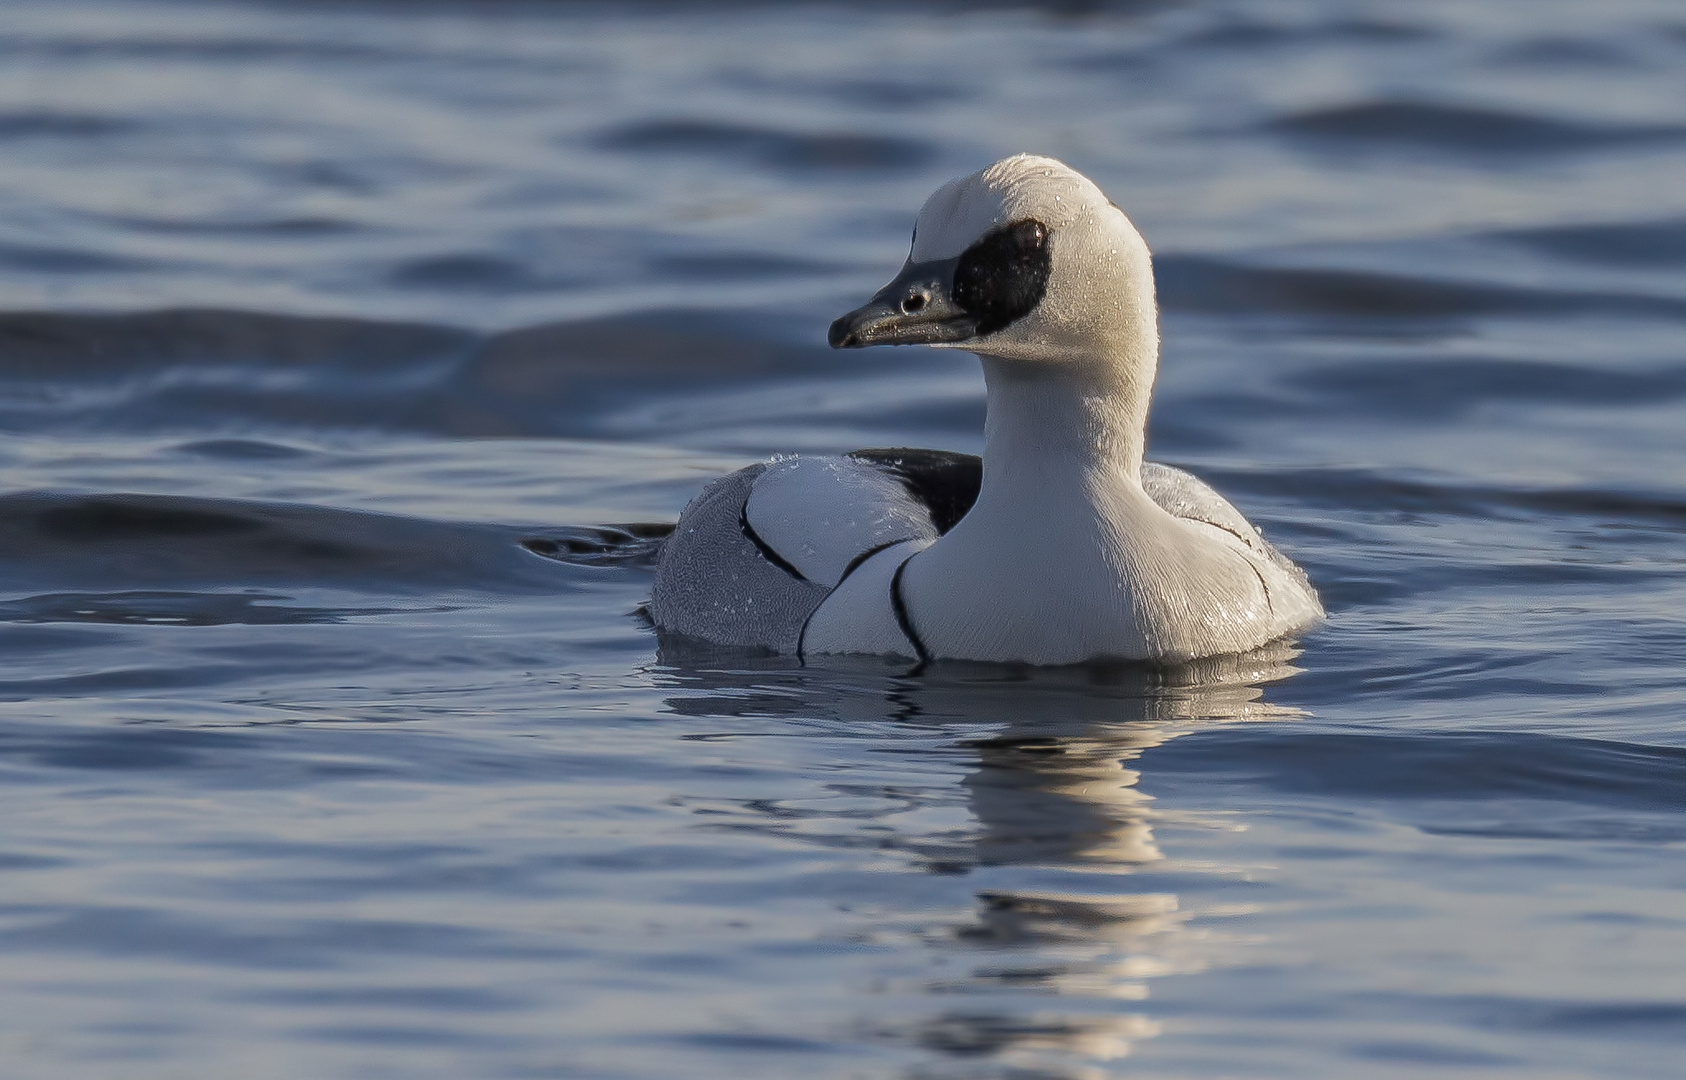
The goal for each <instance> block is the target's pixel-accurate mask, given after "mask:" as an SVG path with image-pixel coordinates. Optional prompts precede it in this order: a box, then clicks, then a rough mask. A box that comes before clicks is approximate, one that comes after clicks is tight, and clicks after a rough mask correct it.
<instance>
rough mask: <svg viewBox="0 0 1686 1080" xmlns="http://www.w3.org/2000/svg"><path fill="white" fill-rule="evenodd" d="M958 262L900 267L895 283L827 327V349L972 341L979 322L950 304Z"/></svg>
mask: <svg viewBox="0 0 1686 1080" xmlns="http://www.w3.org/2000/svg"><path fill="white" fill-rule="evenodd" d="M959 261H960V260H959V259H944V260H943V261H941V262H928V263H914V262H910V263H908V264H907V265H906V266H904V267H902V272H901V273H900V274H897V275H896V280H894V281H892V282H890V284H888V285H886V286H884V287H883V288H882V289H879V290H878V291H877V292H876V293H874V294H873V297H872V299H871V300H868V301H867V302H866V303H865V304H863V305H861V306H860V307H858V308H856V309H855V310H853V311H851V312H849V314H847V315H845V316H843V317H842V318H840V319H838V320H837V321H836V322H834V323H832V324H831V333H830V334H829V335H827V339H828V340H829V341H830V342H831V347H832V348H834V349H862V348H865V347H867V346H868V345H940V344H944V343H947V342H952V341H966V340H968V339H970V338H974V337H976V336H977V333H978V320H977V319H976V318H975V317H974V316H972V315H971V314H969V313H968V312H966V311H965V310H964V309H963V308H961V307H960V305H959V304H956V303H955V302H954V296H953V291H954V268H955V266H956V265H957V264H958V263H959Z"/></svg>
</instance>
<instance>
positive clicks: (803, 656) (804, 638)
mask: <svg viewBox="0 0 1686 1080" xmlns="http://www.w3.org/2000/svg"><path fill="white" fill-rule="evenodd" d="M905 543H907V541H906V540H905V539H904V540H886V541H884V542H883V543H882V544H879V545H878V546H877V547H870V548H867V549H866V550H865V551H863V552H861V553H860V554H859V555H856V556H855V557H854V558H852V559H850V560H849V565H848V566H846V567H844V568H843V576H842V577H840V578H838V579H837V584H836V585H833V586H832V587H831V592H832V593H834V592H836V591H837V590H838V589H840V588H842V587H843V583H844V582H845V581H848V580H849V575H850V574H852V573H854V572H855V571H856V570H859V569H860V568H861V567H863V566H865V565H866V561H867V560H868V559H870V558H872V557H873V556H874V555H876V554H878V553H879V552H880V551H884V550H886V549H887V548H893V547H895V546H896V545H897V544H905ZM912 557H913V556H911V555H909V556H908V558H910V559H911V558H912ZM825 598H826V600H830V599H831V593H826V594H825ZM824 606H825V600H821V601H820V602H819V603H818V604H816V605H814V610H812V611H810V612H808V617H807V618H806V619H803V620H802V632H801V633H799V634H797V635H796V659H797V660H798V661H800V662H802V663H804V664H806V663H807V662H808V654H807V651H806V650H807V647H808V624H809V623H811V622H813V621H814V616H815V615H818V614H819V613H820V608H822V607H824Z"/></svg>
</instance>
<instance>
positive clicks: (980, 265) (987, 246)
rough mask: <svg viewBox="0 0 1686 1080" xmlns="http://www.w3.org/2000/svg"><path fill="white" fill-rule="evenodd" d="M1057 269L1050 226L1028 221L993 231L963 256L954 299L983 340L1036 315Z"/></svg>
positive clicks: (961, 256) (955, 280) (986, 234)
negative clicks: (1037, 307) (1049, 237)
mask: <svg viewBox="0 0 1686 1080" xmlns="http://www.w3.org/2000/svg"><path fill="white" fill-rule="evenodd" d="M1053 269H1054V256H1053V252H1052V251H1050V250H1049V248H1048V226H1046V225H1044V224H1042V223H1041V222H1040V221H1037V220H1036V219H1035V218H1026V219H1024V220H1023V221H1015V222H1013V223H1012V224H1010V225H1002V226H1001V227H1000V228H997V229H992V230H990V231H989V232H988V233H985V234H984V236H983V237H982V238H981V239H979V240H978V241H977V242H976V243H974V244H973V245H972V246H971V247H969V248H967V249H966V250H965V251H964V252H962V253H961V255H960V260H959V262H958V264H957V265H956V266H955V268H954V290H953V293H952V294H951V295H952V296H953V297H954V302H955V303H956V304H958V305H960V308H961V310H963V311H965V312H966V314H968V315H970V316H972V317H973V318H974V319H976V320H977V324H978V327H977V336H978V337H983V336H985V335H987V334H993V333H995V332H996V331H997V330H1005V329H1006V328H1007V327H1009V326H1011V325H1012V324H1013V323H1015V322H1017V321H1018V320H1020V319H1022V318H1024V317H1025V316H1026V315H1029V314H1030V313H1031V312H1032V311H1035V310H1036V305H1037V304H1040V303H1041V302H1042V297H1043V294H1045V293H1046V292H1047V291H1048V276H1049V274H1051V273H1052V272H1053Z"/></svg>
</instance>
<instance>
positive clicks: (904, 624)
mask: <svg viewBox="0 0 1686 1080" xmlns="http://www.w3.org/2000/svg"><path fill="white" fill-rule="evenodd" d="M914 554H918V553H917V552H915V553H914ZM912 561H913V556H912V555H909V556H908V557H907V558H905V559H903V560H902V563H901V565H900V566H898V567H896V572H895V574H894V575H892V576H891V578H890V609H891V610H892V611H894V612H895V613H896V625H897V626H899V627H901V629H902V633H903V634H905V635H907V640H908V642H909V643H910V644H911V645H912V646H913V652H914V654H915V655H916V656H918V657H919V666H920V667H924V666H925V665H926V664H929V663H930V662H931V653H930V650H928V649H926V648H925V643H924V642H923V641H920V640H919V635H918V633H916V632H915V631H914V629H913V620H912V619H910V618H908V615H907V601H905V600H903V599H902V571H904V570H906V569H907V564H908V563H910V562H912Z"/></svg>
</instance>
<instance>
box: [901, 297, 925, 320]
mask: <svg viewBox="0 0 1686 1080" xmlns="http://www.w3.org/2000/svg"><path fill="white" fill-rule="evenodd" d="M928 300H930V297H929V296H926V295H925V294H924V293H922V292H916V293H909V294H908V295H907V297H906V298H905V299H903V300H902V314H903V315H914V314H917V313H918V312H920V311H922V310H924V307H925V303H926V301H928Z"/></svg>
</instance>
